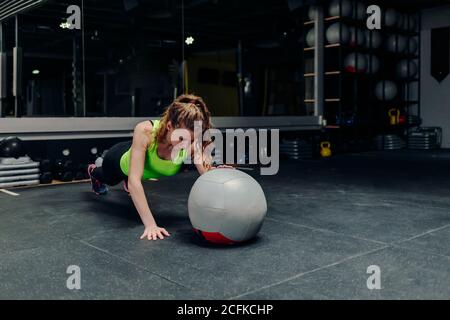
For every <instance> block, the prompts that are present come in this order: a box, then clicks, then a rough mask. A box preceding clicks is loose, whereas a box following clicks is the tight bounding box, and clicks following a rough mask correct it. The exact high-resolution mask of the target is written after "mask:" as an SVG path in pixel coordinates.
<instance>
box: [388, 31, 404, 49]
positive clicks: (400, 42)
mask: <svg viewBox="0 0 450 320" xmlns="http://www.w3.org/2000/svg"><path fill="white" fill-rule="evenodd" d="M406 45H407V38H406V37H405V36H402V35H399V34H393V35H391V36H389V37H388V39H387V41H386V49H387V50H388V51H390V52H395V53H402V52H405V50H406Z"/></svg>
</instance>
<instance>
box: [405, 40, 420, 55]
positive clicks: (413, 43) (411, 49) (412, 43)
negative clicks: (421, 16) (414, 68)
mask: <svg viewBox="0 0 450 320" xmlns="http://www.w3.org/2000/svg"><path fill="white" fill-rule="evenodd" d="M418 47H419V46H418V44H417V40H416V39H415V38H409V39H408V53H410V54H416V53H417V49H418Z"/></svg>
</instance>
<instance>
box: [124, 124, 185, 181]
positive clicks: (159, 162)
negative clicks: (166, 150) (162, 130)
mask: <svg viewBox="0 0 450 320" xmlns="http://www.w3.org/2000/svg"><path fill="white" fill-rule="evenodd" d="M159 124H160V121H159V120H156V121H154V122H153V130H152V137H153V138H154V137H155V135H156V130H157V129H158V127H159ZM157 150H158V142H157V141H156V139H155V140H154V141H153V142H152V143H151V145H150V147H149V148H148V149H147V154H146V156H145V164H144V173H143V175H142V180H149V179H157V178H160V177H162V176H173V175H175V174H177V173H178V171H180V168H181V166H182V164H183V162H184V160H185V159H186V156H187V151H186V150H181V151H180V153H179V154H178V156H177V158H176V159H174V161H172V160H164V159H161V158H160V157H159V156H158V151H157ZM130 156H131V148H130V149H129V150H128V151H127V152H125V153H124V154H123V155H122V157H121V158H120V168H121V169H122V172H123V173H124V174H125V175H126V176H128V173H129V171H130Z"/></svg>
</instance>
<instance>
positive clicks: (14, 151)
mask: <svg viewBox="0 0 450 320" xmlns="http://www.w3.org/2000/svg"><path fill="white" fill-rule="evenodd" d="M25 155H26V152H25V147H24V145H23V142H22V140H20V139H19V138H17V137H7V138H4V139H3V140H1V141H0V157H1V158H16V159H18V158H20V157H24V156H25Z"/></svg>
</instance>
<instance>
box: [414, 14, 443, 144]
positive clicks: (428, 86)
mask: <svg viewBox="0 0 450 320" xmlns="http://www.w3.org/2000/svg"><path fill="white" fill-rule="evenodd" d="M449 16H450V6H442V7H436V8H432V9H428V10H424V11H423V12H422V31H421V32H422V43H421V55H422V62H421V69H422V70H421V76H422V79H421V82H422V88H421V105H422V118H423V125H424V126H430V127H435V126H438V127H442V135H443V137H442V148H450V120H449V119H450V75H449V76H447V78H446V79H444V80H443V81H442V82H441V83H439V82H438V81H437V80H436V79H434V78H433V77H432V76H431V74H430V70H431V65H430V63H431V50H430V49H431V29H433V28H442V27H449V26H450V20H449V19H448V17H449ZM449 59H450V57H449Z"/></svg>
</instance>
